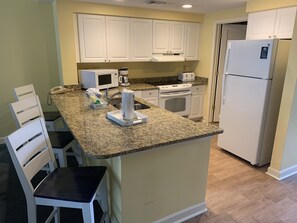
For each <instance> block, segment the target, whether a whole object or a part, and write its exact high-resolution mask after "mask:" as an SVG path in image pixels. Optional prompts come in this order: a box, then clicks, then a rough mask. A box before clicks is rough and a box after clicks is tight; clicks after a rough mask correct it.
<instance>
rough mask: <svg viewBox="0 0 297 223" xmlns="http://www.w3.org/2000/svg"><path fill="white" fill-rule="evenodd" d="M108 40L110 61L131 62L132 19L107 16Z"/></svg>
mask: <svg viewBox="0 0 297 223" xmlns="http://www.w3.org/2000/svg"><path fill="white" fill-rule="evenodd" d="M106 40H107V42H106V43H107V58H108V61H110V62H117V61H129V59H130V56H129V54H130V19H129V18H123V17H113V16H106Z"/></svg>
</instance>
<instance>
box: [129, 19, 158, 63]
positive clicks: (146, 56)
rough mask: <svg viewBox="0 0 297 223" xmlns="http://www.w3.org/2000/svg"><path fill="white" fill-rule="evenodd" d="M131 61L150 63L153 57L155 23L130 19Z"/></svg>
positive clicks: (147, 20)
mask: <svg viewBox="0 0 297 223" xmlns="http://www.w3.org/2000/svg"><path fill="white" fill-rule="evenodd" d="M130 27H131V42H130V46H131V48H130V49H131V61H150V60H151V56H152V39H153V38H152V32H153V22H152V20H149V19H134V18H131V19H130Z"/></svg>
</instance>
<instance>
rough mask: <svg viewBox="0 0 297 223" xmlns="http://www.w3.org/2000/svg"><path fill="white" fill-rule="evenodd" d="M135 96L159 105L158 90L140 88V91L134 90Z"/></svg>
mask: <svg viewBox="0 0 297 223" xmlns="http://www.w3.org/2000/svg"><path fill="white" fill-rule="evenodd" d="M134 95H135V97H138V98H142V99H143V100H145V101H147V102H149V103H151V104H153V105H156V106H159V90H158V89H153V90H142V91H135V92H134Z"/></svg>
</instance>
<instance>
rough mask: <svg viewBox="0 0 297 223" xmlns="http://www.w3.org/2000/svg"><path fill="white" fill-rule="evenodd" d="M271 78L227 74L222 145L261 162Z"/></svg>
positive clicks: (252, 161) (235, 152) (221, 115)
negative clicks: (260, 153)
mask: <svg viewBox="0 0 297 223" xmlns="http://www.w3.org/2000/svg"><path fill="white" fill-rule="evenodd" d="M270 85H271V81H270V80H269V81H268V80H261V79H255V78H245V77H239V76H231V75H226V77H225V79H224V86H223V87H224V89H223V96H224V98H225V99H224V100H223V102H222V105H221V114H220V127H221V128H223V130H224V132H223V134H221V135H219V136H218V146H219V147H221V148H223V149H225V150H227V151H229V152H231V153H233V154H235V155H237V156H239V157H241V158H243V159H245V160H248V161H249V162H251V163H252V164H253V165H257V164H258V162H259V148H261V142H262V134H263V125H264V121H265V114H266V107H267V103H266V101H267V92H269V89H270Z"/></svg>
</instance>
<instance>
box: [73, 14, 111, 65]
mask: <svg viewBox="0 0 297 223" xmlns="http://www.w3.org/2000/svg"><path fill="white" fill-rule="evenodd" d="M77 18H78V35H79V55H80V62H104V61H105V60H106V39H105V17H104V16H97V15H83V14H78V16H77Z"/></svg>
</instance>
